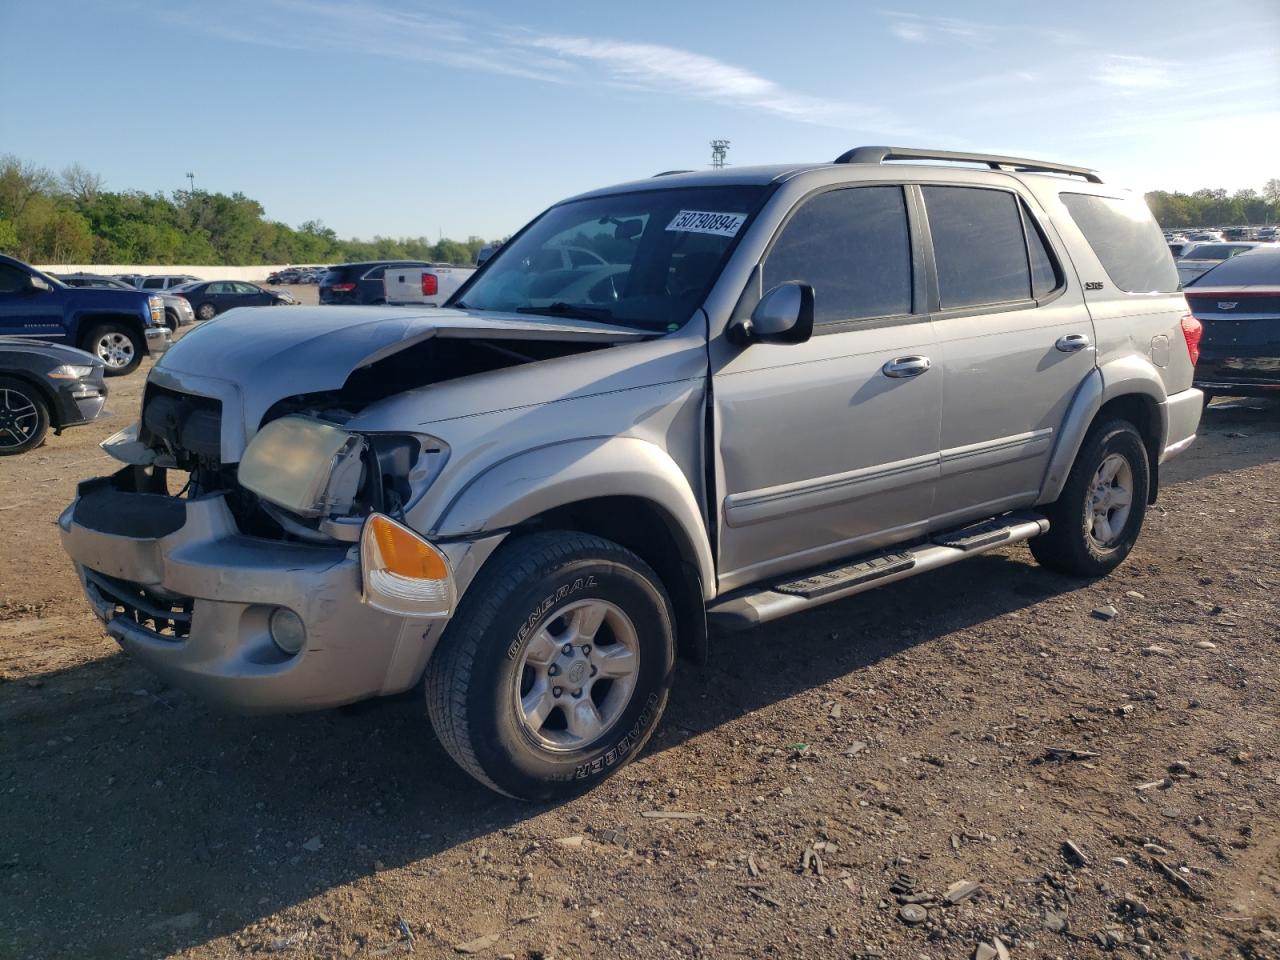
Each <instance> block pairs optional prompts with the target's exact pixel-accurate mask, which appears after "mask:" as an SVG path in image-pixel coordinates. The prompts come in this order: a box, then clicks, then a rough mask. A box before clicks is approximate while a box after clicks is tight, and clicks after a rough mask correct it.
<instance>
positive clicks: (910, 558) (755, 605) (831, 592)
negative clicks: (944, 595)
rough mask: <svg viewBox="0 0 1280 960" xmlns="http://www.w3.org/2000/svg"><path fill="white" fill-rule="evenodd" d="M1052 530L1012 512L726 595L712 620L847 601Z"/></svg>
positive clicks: (741, 623)
mask: <svg viewBox="0 0 1280 960" xmlns="http://www.w3.org/2000/svg"><path fill="white" fill-rule="evenodd" d="M1048 529H1049V521H1048V520H1047V519H1045V518H1044V517H1042V516H1040V515H1038V514H1033V513H1029V512H1019V513H1011V514H1006V515H1005V516H1003V517H997V518H996V519H994V520H990V521H986V522H983V523H979V524H973V525H971V526H968V527H961V528H960V529H958V530H952V531H949V532H946V533H940V534H936V535H934V537H933V538H932V540H931V541H930V542H929V543H922V544H919V545H917V546H913V547H906V548H903V549H901V550H896V551H893V552H888V553H877V554H873V555H872V556H870V557H865V558H863V559H862V560H859V561H856V562H854V563H848V562H843V563H840V564H839V565H838V566H834V567H830V568H827V569H825V570H819V571H817V572H816V573H813V574H810V575H808V576H806V577H801V578H799V579H795V580H788V581H785V582H781V583H776V584H774V585H772V586H770V587H766V588H764V589H763V590H758V591H756V592H753V593H739V594H736V595H733V596H730V597H726V598H725V599H723V600H718V601H716V602H715V603H712V604H711V606H709V607H708V608H707V622H708V623H709V624H712V625H714V626H716V627H718V628H720V629H721V630H726V631H733V630H746V629H748V628H750V627H754V626H756V625H757V624H761V623H768V622H769V621H770V620H777V619H778V618H780V617H785V616H789V615H790V614H793V613H799V612H801V611H802V610H810V609H812V608H814V607H817V606H821V605H822V604H824V603H830V602H832V601H833V600H843V599H844V598H845V597H851V596H853V595H855V594H858V593H863V592H865V591H867V590H870V589H872V588H873V587H879V586H883V585H884V584H887V583H893V582H895V581H898V580H905V579H906V578H907V577H914V576H915V575H916V574H918V573H924V572H925V571H927V570H936V569H938V568H939V567H945V566H948V565H950V564H953V563H958V562H959V561H961V560H966V559H968V558H969V557H976V556H978V555H980V554H983V553H986V552H988V551H990V550H994V549H995V548H996V547H1001V546H1004V545H1005V544H1009V543H1019V542H1021V541H1023V540H1030V539H1031V538H1032V537H1036V536H1039V535H1040V534H1042V533H1045V532H1047V531H1048Z"/></svg>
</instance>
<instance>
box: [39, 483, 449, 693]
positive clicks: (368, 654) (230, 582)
mask: <svg viewBox="0 0 1280 960" xmlns="http://www.w3.org/2000/svg"><path fill="white" fill-rule="evenodd" d="M129 475H130V470H129V469H126V470H123V471H121V472H120V473H118V474H116V475H115V476H113V477H100V478H98V479H95V480H88V481H85V482H84V483H82V484H80V487H79V491H78V495H77V497H76V499H75V501H74V502H73V503H72V504H71V505H70V506H69V507H68V508H67V509H66V510H65V511H63V513H62V516H61V517H59V518H58V526H59V531H60V535H61V539H62V545H63V548H64V549H65V550H66V551H67V554H68V555H69V556H70V557H71V559H72V561H74V563H75V566H76V571H77V573H78V574H79V576H80V581H81V585H82V586H83V588H84V591H85V595H86V597H87V598H88V600H89V603H90V605H91V606H92V607H93V610H94V613H95V614H96V615H97V617H98V619H100V620H101V621H102V622H103V623H104V625H105V626H106V630H107V633H108V634H110V635H111V636H112V637H113V638H114V639H115V640H116V641H117V642H118V643H119V644H120V646H121V647H122V648H124V649H125V650H126V651H127V652H128V653H130V654H132V655H133V656H134V657H136V658H137V659H139V660H140V661H142V662H143V663H144V664H145V665H146V666H147V667H148V668H150V669H151V670H153V671H154V672H156V673H158V674H160V675H161V676H162V677H164V678H165V679H166V680H168V681H169V682H171V683H173V684H174V685H175V686H179V687H182V688H184V689H187V690H190V691H191V692H193V693H195V694H197V695H199V696H201V697H202V698H204V699H207V700H209V701H212V702H214V703H215V704H218V705H220V706H222V707H225V708H228V709H231V710H235V711H237V712H244V713H270V712H287V711H300V710H312V709H320V708H324V707H331V706H337V705H340V704H344V703H351V702H353V701H356V700H361V699H365V698H368V697H373V696H379V695H383V694H391V693H398V692H401V691H403V690H407V689H409V688H410V687H412V686H413V685H414V684H415V683H417V681H418V680H419V678H420V677H421V676H422V672H423V670H424V669H425V667H426V663H427V659H428V658H429V656H430V654H431V651H432V650H433V649H434V647H435V645H436V643H437V641H438V640H439V637H440V635H441V633H442V632H443V631H444V627H445V624H446V622H447V621H444V620H425V619H415V618H409V617H401V616H397V615H395V614H389V613H385V612H383V611H380V610H377V609H374V608H373V607H371V606H369V605H368V604H366V603H364V602H363V599H362V596H361V593H362V591H361V577H360V565H359V550H358V547H356V546H347V545H334V546H327V545H311V544H300V543H285V542H278V541H273V540H263V539H258V538H254V537H247V536H245V535H244V534H242V533H240V531H239V530H238V528H237V527H236V523H235V519H234V517H233V516H232V514H231V511H230V510H229V509H228V507H227V504H226V500H225V497H224V496H223V495H222V494H215V495H210V496H207V497H201V498H197V499H194V500H180V499H176V498H173V497H168V496H164V495H159V494H147V493H136V492H132V491H131V489H130V487H131V484H130V481H129ZM470 548H471V544H468V543H457V544H450V545H448V546H447V547H442V549H444V550H445V551H446V553H448V554H450V560H451V562H452V563H454V564H455V565H462V566H465V564H466V562H467V553H468V551H469V550H470ZM281 607H283V608H286V609H289V610H292V611H293V612H294V613H296V614H297V615H298V616H299V617H300V618H301V619H302V622H303V624H304V626H305V629H306V640H305V643H304V644H303V647H302V649H301V650H300V651H299V652H298V653H296V654H293V655H289V654H286V653H285V652H283V651H282V650H281V649H280V648H278V647H277V646H276V645H275V644H274V643H273V642H272V640H271V635H270V630H269V618H270V616H271V614H272V612H273V611H275V610H276V609H278V608H281Z"/></svg>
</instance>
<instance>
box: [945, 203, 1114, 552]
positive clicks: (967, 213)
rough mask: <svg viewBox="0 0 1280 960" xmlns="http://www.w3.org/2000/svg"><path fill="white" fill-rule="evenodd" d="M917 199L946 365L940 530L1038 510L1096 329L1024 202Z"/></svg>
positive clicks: (1090, 363)
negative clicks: (929, 256)
mask: <svg viewBox="0 0 1280 960" xmlns="http://www.w3.org/2000/svg"><path fill="white" fill-rule="evenodd" d="M920 190H921V194H922V197H923V200H924V207H925V211H926V214H927V218H928V223H929V232H930V236H931V238H932V246H933V261H934V264H935V268H936V269H935V272H934V279H935V282H936V287H935V296H936V301H935V308H936V312H934V314H933V325H934V328H935V330H936V332H937V337H938V344H939V348H938V352H939V354H940V357H941V361H942V365H943V368H944V370H943V373H944V377H943V387H942V389H943V394H942V435H941V474H940V478H939V481H938V495H937V501H936V506H935V515H934V520H933V526H934V528H935V529H937V528H945V527H948V526H953V525H955V524H957V523H960V522H963V521H965V520H969V519H977V518H980V517H987V516H993V515H995V514H998V513H1002V512H1004V511H1006V510H1012V509H1016V508H1018V507H1023V506H1029V505H1030V504H1032V503H1034V502H1035V501H1036V499H1037V497H1038V496H1039V493H1040V489H1041V486H1042V484H1043V482H1044V475H1045V470H1046V467H1047V466H1048V462H1049V455H1050V452H1051V451H1052V449H1053V445H1054V441H1055V440H1056V439H1057V431H1058V429H1059V427H1060V426H1061V424H1062V421H1063V419H1064V418H1065V416H1066V411H1067V407H1068V406H1069V404H1070V402H1071V399H1072V397H1073V396H1074V395H1075V393H1076V391H1077V389H1078V388H1079V387H1080V384H1081V383H1083V382H1084V380H1085V378H1086V377H1087V376H1089V374H1090V373H1091V372H1092V370H1093V368H1094V349H1093V334H1094V331H1093V324H1092V322H1091V320H1090V318H1089V312H1088V310H1087V308H1086V307H1085V304H1084V299H1083V295H1082V292H1081V290H1080V289H1079V286H1078V284H1075V285H1071V286H1068V284H1067V279H1066V273H1065V271H1064V269H1063V265H1062V263H1063V261H1062V257H1061V255H1060V254H1059V253H1058V252H1057V251H1055V249H1054V244H1053V242H1052V241H1051V240H1050V235H1049V233H1048V231H1047V229H1046V227H1045V224H1044V223H1043V222H1042V219H1041V218H1039V217H1038V216H1036V214H1035V213H1033V211H1032V208H1031V206H1030V205H1029V204H1028V202H1027V200H1026V198H1024V197H1023V196H1021V195H1020V194H1019V193H1017V192H1015V191H1013V190H1010V189H1004V188H999V187H982V186H971V185H965V186H957V185H928V184H925V185H922V186H921V188H920Z"/></svg>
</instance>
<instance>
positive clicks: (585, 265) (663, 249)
mask: <svg viewBox="0 0 1280 960" xmlns="http://www.w3.org/2000/svg"><path fill="white" fill-rule="evenodd" d="M765 192H766V188H765V187H762V186H733V187H686V188H683V189H665V190H661V189H659V190H646V191H642V192H636V193H620V194H614V195H612V196H607V197H593V198H589V199H586V200H575V201H572V202H569V203H564V204H561V205H560V206H557V207H552V208H551V209H550V210H548V211H547V212H546V213H544V214H543V215H542V216H541V217H540V218H539V219H538V220H536V221H535V222H534V223H533V224H532V225H531V226H530V227H529V228H528V229H526V230H525V231H524V232H523V233H522V234H520V236H518V237H517V238H516V239H514V240H512V241H511V242H510V243H508V244H506V245H505V246H503V247H502V248H501V250H499V251H498V253H497V254H495V256H494V258H493V260H492V261H490V262H489V263H488V264H486V265H485V269H484V272H483V273H481V274H480V275H479V276H477V277H476V279H475V282H474V283H473V284H472V285H471V286H470V287H468V288H466V290H465V291H464V292H463V293H462V299H461V300H460V301H459V302H457V303H455V306H460V307H463V308H465V309H470V310H494V311H500V312H515V313H540V314H546V315H548V316H569V317H576V318H581V319H589V320H602V321H606V322H609V323H621V324H626V325H629V326H638V327H645V328H647V329H651V330H676V329H678V328H679V327H681V326H683V325H684V323H685V322H686V321H688V319H689V318H690V317H691V316H692V315H693V311H694V310H695V309H696V308H697V307H698V306H699V305H701V303H702V300H703V298H704V297H705V296H706V294H707V292H708V290H709V289H710V288H711V284H712V283H713V282H714V281H715V279H716V277H717V276H718V275H719V273H720V269H721V267H722V266H723V265H724V262H725V260H726V259H727V258H728V256H729V252H730V250H732V249H733V245H734V242H735V241H736V239H737V237H738V236H740V235H741V233H742V232H743V229H744V228H745V225H746V223H747V221H748V220H749V219H750V217H751V215H752V214H754V213H755V212H756V210H758V209H759V207H760V205H761V203H762V202H763V201H764V198H765Z"/></svg>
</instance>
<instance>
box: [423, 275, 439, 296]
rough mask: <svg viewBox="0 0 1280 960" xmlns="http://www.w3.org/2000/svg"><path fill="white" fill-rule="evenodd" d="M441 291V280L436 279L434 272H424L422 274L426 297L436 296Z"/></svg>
mask: <svg viewBox="0 0 1280 960" xmlns="http://www.w3.org/2000/svg"><path fill="white" fill-rule="evenodd" d="M439 292H440V281H439V280H437V279H436V275H435V274H434V273H424V274H423V275H422V295H423V296H424V297H434V296H435V295H436V294H437V293H439Z"/></svg>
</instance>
